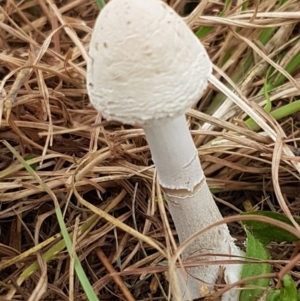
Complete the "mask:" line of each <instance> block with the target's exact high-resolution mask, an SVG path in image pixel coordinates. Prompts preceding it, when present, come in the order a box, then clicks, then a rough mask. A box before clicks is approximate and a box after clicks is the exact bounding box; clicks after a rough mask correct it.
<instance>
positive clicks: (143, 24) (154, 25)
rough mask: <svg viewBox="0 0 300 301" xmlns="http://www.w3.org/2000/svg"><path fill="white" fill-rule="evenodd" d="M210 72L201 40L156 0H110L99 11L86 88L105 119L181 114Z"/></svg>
mask: <svg viewBox="0 0 300 301" xmlns="http://www.w3.org/2000/svg"><path fill="white" fill-rule="evenodd" d="M211 72H212V64H211V62H210V59H209V57H208V55H207V53H206V51H205V48H204V47H203V45H202V44H201V42H200V41H199V40H198V38H197V37H196V36H195V35H194V33H193V32H192V31H191V30H190V28H189V27H188V26H187V25H186V23H185V22H184V21H183V20H182V19H181V17H180V16H178V15H177V13H176V12H175V11H174V10H173V9H172V8H170V7H169V6H167V5H166V4H165V3H164V2H162V1H160V0H112V1H110V2H109V3H108V4H107V5H106V6H105V7H104V8H103V9H102V11H101V13H100V15H99V16H98V19H97V21H96V24H95V27H94V31H93V34H92V39H91V43H90V49H89V60H88V63H87V89H88V94H89V97H90V101H91V103H92V104H93V106H94V107H95V108H96V109H97V110H98V111H99V112H101V113H102V115H103V116H104V117H105V118H106V119H108V120H116V121H120V122H122V123H127V124H132V125H140V126H147V125H149V124H151V123H153V122H164V121H168V120H170V119H173V118H176V117H178V116H180V115H183V114H184V113H185V112H186V111H187V109H188V108H190V107H191V106H192V105H193V104H194V103H195V102H196V101H198V100H199V99H200V97H201V96H202V94H203V92H204V90H205V89H206V87H207V80H208V77H209V76H210V74H211Z"/></svg>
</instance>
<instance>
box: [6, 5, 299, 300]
mask: <svg viewBox="0 0 300 301" xmlns="http://www.w3.org/2000/svg"><path fill="white" fill-rule="evenodd" d="M170 2H171V3H170V4H171V5H173V6H174V7H175V8H176V10H177V11H182V8H183V7H184V4H185V3H186V1H185V0H177V1H175V0H173V1H170ZM247 4H248V8H247V9H246V11H244V12H243V13H242V12H241V9H242V5H243V1H239V0H238V1H234V2H233V3H231V4H230V5H229V7H228V8H227V10H226V12H225V13H224V15H223V17H220V16H218V13H219V12H220V11H221V10H222V9H223V8H224V3H223V1H208V0H202V1H201V2H199V4H198V5H197V7H196V8H195V9H194V11H193V12H192V13H191V14H190V15H188V16H186V17H185V20H186V22H187V24H188V25H189V26H190V27H191V28H192V29H193V30H195V31H197V30H198V29H199V28H200V27H202V26H212V27H213V30H212V31H210V32H209V33H208V34H207V35H206V36H205V37H204V38H203V39H202V41H203V43H204V45H205V46H206V47H207V50H208V52H209V55H210V57H211V59H212V61H213V62H214V63H215V64H216V65H217V66H218V67H219V68H221V69H222V71H223V72H225V73H226V74H227V76H228V77H230V78H231V79H232V80H233V81H234V82H235V83H236V85H237V87H238V88H239V90H240V91H241V93H242V94H243V95H244V96H245V97H247V98H248V100H249V101H251V103H252V104H253V107H254V109H257V104H258V105H260V106H264V105H265V97H264V95H258V91H259V90H260V89H261V88H262V86H263V84H264V80H265V77H266V70H267V67H268V64H270V65H272V66H273V67H274V70H278V71H279V72H281V74H284V75H286V76H287V77H288V79H287V80H284V81H282V83H281V84H280V85H279V86H278V87H276V88H274V89H273V90H272V91H271V92H270V99H271V101H272V103H273V108H280V107H281V106H283V105H284V104H287V103H290V102H293V101H295V100H297V98H299V94H300V89H299V86H300V73H299V72H300V68H299V66H298V67H297V68H296V69H295V70H294V71H293V73H292V74H291V75H289V74H287V72H286V68H287V66H288V64H289V62H290V60H291V58H292V57H294V56H295V55H297V53H299V52H300V44H299V29H300V26H299V18H300V13H299V11H300V2H299V1H298V0H288V1H286V2H285V4H283V5H282V6H279V2H277V1H273V0H268V1H262V2H261V3H259V2H258V1H248V2H247ZM97 14H98V8H97V6H96V4H95V3H94V0H88V1H87V0H75V1H73V0H72V1H71V0H62V1H55V2H53V1H51V0H46V1H44V0H28V1H14V0H8V1H7V2H6V3H5V1H1V7H0V49H1V51H0V75H1V82H0V120H1V121H0V125H1V127H0V139H1V141H0V201H1V211H0V227H1V228H0V229H1V236H0V243H1V244H0V258H1V262H0V271H1V272H0V296H1V297H0V300H86V297H85V295H84V293H83V291H82V288H81V286H80V285H79V282H78V280H77V278H76V277H75V276H74V272H73V270H72V265H73V263H72V260H71V259H70V257H69V255H68V253H67V251H66V250H65V248H64V247H62V248H60V249H59V248H57V249H56V251H53V248H55V246H57V245H58V244H59V241H62V238H61V236H60V234H59V233H60V228H59V225H58V222H57V218H56V215H55V211H54V209H55V203H54V202H53V201H54V198H56V200H57V201H58V202H59V205H60V208H61V210H62V212H63V214H64V218H65V219H64V220H65V224H66V226H67V227H68V229H69V231H70V233H73V242H74V243H75V250H76V252H77V254H78V256H79V259H80V261H81V264H82V265H83V267H84V269H85V271H86V274H87V275H88V278H89V280H90V283H91V284H92V285H93V287H94V289H95V290H96V291H97V292H98V293H99V298H100V300H125V299H126V300H165V299H166V298H167V296H168V294H169V291H168V288H169V285H168V279H167V278H168V277H167V275H166V273H165V272H166V271H167V269H168V267H167V259H168V258H170V256H172V254H173V252H174V250H173V249H172V243H171V241H172V238H171V236H172V235H174V236H175V235H176V233H175V231H174V230H171V229H173V226H172V221H171V220H170V217H169V215H168V211H167V208H164V203H163V198H162V196H161V193H160V190H159V189H158V187H157V185H156V183H157V181H156V174H155V169H154V166H153V165H152V161H151V156H150V152H149V148H148V146H147V143H146V141H145V138H144V136H143V131H142V130H140V129H137V128H131V127H128V126H125V125H121V124H118V123H115V122H108V121H105V120H103V119H102V117H101V115H100V114H97V112H96V111H95V110H94V109H93V108H92V107H91V105H90V104H89V99H88V97H87V91H86V88H85V75H86V70H85V68H86V58H87V50H88V46H89V41H90V37H91V31H92V27H93V24H94V21H95V18H96V17H97ZM264 28H275V31H274V33H273V35H272V37H271V38H270V40H269V42H268V43H266V44H265V45H262V44H261V43H260V42H259V41H258V38H259V35H260V33H261V31H262V29H264ZM120 34H122V33H120ZM230 49H231V56H230V59H229V60H227V61H226V62H225V63H224V54H225V53H227V52H228V50H230ZM249 55H252V56H253V58H254V62H253V64H252V65H251V68H250V69H248V71H247V73H243V70H244V69H243V64H244V63H245V58H246V57H247V56H249ZM237 71H240V73H239V74H238V75H237ZM273 72H274V71H273ZM210 88H211V89H209V90H208V91H207V92H206V94H205V95H204V96H203V99H202V102H200V103H199V104H198V105H197V106H195V107H194V108H193V109H191V110H190V111H189V112H188V114H187V116H188V117H189V122H190V125H191V133H192V135H193V137H194V140H195V143H196V145H197V147H198V150H199V155H200V158H201V161H202V163H203V167H204V169H205V173H206V176H207V178H208V182H209V186H210V187H211V189H212V191H213V192H215V193H217V194H216V196H218V198H217V197H216V200H217V201H219V204H220V208H221V210H222V212H223V214H224V216H226V215H232V214H235V213H238V212H239V210H245V209H244V206H243V204H245V203H244V202H245V201H247V202H251V204H252V206H253V207H254V208H257V209H265V210H272V211H278V212H282V211H286V210H290V212H291V214H293V215H297V214H299V202H300V190H299V174H298V173H297V171H296V170H295V168H294V167H293V165H292V164H290V162H291V160H294V161H297V162H299V161H300V160H299V157H297V156H298V155H299V151H298V145H299V144H298V139H297V137H298V136H299V122H300V115H299V113H295V114H293V115H292V116H289V117H288V118H284V119H281V120H279V123H277V124H276V123H275V122H273V123H272V124H271V125H272V127H273V128H274V130H275V131H276V132H277V134H278V137H280V139H279V140H278V142H276V143H275V144H274V143H273V142H272V141H271V139H269V138H268V137H267V136H264V135H261V134H258V133H256V132H253V131H251V130H248V129H247V128H246V126H245V125H244V123H243V118H244V116H243V113H242V112H240V110H239V109H238V108H236V107H234V106H230V108H228V115H227V117H224V118H223V119H222V120H219V119H217V118H213V117H211V116H210V115H208V114H205V113H201V112H200V111H204V110H205V109H207V108H208V111H207V112H209V104H210V102H211V99H212V98H213V97H214V96H215V95H216V91H214V89H212V87H210ZM210 113H211V112H210ZM267 118H268V117H267ZM204 123H207V124H208V123H209V124H212V125H214V128H211V129H210V130H209V131H203V130H200V127H199V125H200V124H204ZM285 135H286V137H284V136H285ZM215 138H217V139H215ZM282 141H283V142H284V143H287V144H288V145H289V146H290V147H291V149H292V150H293V151H294V154H295V157H287V156H284V155H282V154H281V151H280V146H281V143H282ZM13 150H14V151H13ZM14 152H15V153H14ZM17 154H19V155H20V156H21V157H22V158H23V159H25V161H22V160H21V161H20V160H19V159H18V157H17V156H16V155H17ZM28 156H29V157H28ZM26 164H28V165H30V166H31V167H32V168H33V170H35V173H34V174H30V173H29V172H28V171H27V170H26V169H25V167H24V165H26ZM38 179H39V180H38ZM41 183H42V184H43V185H46V186H47V187H48V189H49V190H51V192H52V194H49V193H47V192H45V190H44V188H43V187H42V185H41ZM274 191H275V192H276V193H274ZM88 204H92V205H94V206H89V205H88ZM95 206H96V207H98V209H99V210H98V211H97V210H96V209H95ZM169 223H170V224H171V226H170V227H171V228H170V227H169V225H168V224H169ZM231 230H232V233H233V235H234V236H235V237H237V238H238V241H240V242H243V240H244V233H243V231H242V230H241V227H240V226H239V224H233V225H231ZM175 237H176V236H175ZM51 250H52V251H51ZM293 250H295V249H294V246H293V245H289V244H282V245H276V244H273V245H272V255H273V258H274V259H276V261H274V265H275V267H276V270H280V269H281V268H282V267H283V266H284V265H285V264H286V263H287V262H289V259H290V257H291V254H292V252H293ZM47 251H48V253H47ZM51 252H52V253H51ZM43 254H48V255H49V254H50V255H49V256H48V258H47V261H48V260H49V261H48V262H46V261H45V258H44V259H43V257H42V255H43ZM34 261H38V262H39V265H40V269H38V271H37V272H34V273H32V274H31V272H30V273H29V272H28V270H26V269H27V268H28V266H29V265H30V264H31V263H33V262H34ZM189 264H190V263H189ZM296 265H297V263H296ZM36 267H38V265H37V266H36ZM297 268H298V267H296V268H295V269H294V270H293V272H292V275H293V276H294V277H295V278H296V279H298V278H299V273H298V272H297ZM32 271H34V269H33V270H32ZM169 277H170V276H169ZM43 280H47V282H46V283H43Z"/></svg>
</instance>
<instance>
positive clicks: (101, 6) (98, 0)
mask: <svg viewBox="0 0 300 301" xmlns="http://www.w3.org/2000/svg"><path fill="white" fill-rule="evenodd" d="M96 3H97V5H98V7H99V9H102V8H103V7H104V5H105V2H104V0H96Z"/></svg>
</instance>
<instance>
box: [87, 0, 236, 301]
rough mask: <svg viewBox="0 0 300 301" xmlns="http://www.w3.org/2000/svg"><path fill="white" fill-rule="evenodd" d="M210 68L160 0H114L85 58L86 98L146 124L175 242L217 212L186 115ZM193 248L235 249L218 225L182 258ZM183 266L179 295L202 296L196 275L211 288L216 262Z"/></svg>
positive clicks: (230, 273) (109, 115)
mask: <svg viewBox="0 0 300 301" xmlns="http://www.w3.org/2000/svg"><path fill="white" fill-rule="evenodd" d="M211 73H212V63H211V61H210V59H209V57H208V55H207V53H206V51H205V48H204V47H203V45H202V44H201V43H200V41H199V40H198V39H197V37H196V36H195V35H194V34H193V32H192V31H191V30H190V29H189V27H188V26H187V25H186V24H185V23H184V21H183V20H182V19H181V18H180V17H179V16H178V15H177V14H176V12H175V11H173V10H172V9H171V8H170V7H169V6H167V5H166V4H165V3H164V2H162V1H160V0H112V1H110V2H109V3H108V4H107V5H106V6H105V7H104V9H103V10H102V11H101V13H100V15H99V17H98V19H97V21H96V24H95V27H94V31H93V34H92V39H91V43H90V49H89V60H88V64H87V89H88V94H89V97H90V101H91V103H92V104H93V106H94V107H95V109H96V110H97V111H99V112H101V114H102V115H103V116H104V117H105V118H106V119H108V120H115V121H119V122H122V123H125V124H131V125H138V126H140V127H142V128H143V129H144V132H145V135H146V139H147V141H148V144H149V147H150V150H151V154H152V158H153V161H154V163H155V167H156V169H157V173H158V180H159V183H160V185H161V187H162V189H163V191H164V194H165V197H166V200H167V202H168V208H169V211H170V213H171V216H172V219H173V221H174V224H175V227H176V230H177V233H178V238H179V242H180V243H182V242H184V241H185V240H186V239H188V238H189V237H190V236H191V235H193V234H194V233H195V232H197V231H199V230H200V229H203V228H204V227H206V226H208V225H211V224H213V223H214V222H216V221H220V220H221V219H222V216H221V214H220V211H219V209H218V207H217V205H216V203H215V202H214V199H213V198H212V195H211V193H210V190H209V188H208V185H207V183H206V179H205V176H204V173H203V170H202V168H201V165H200V161H199V157H198V153H197V149H196V148H195V145H194V142H193V139H192V137H191V135H190V132H189V129H188V126H187V122H186V119H185V112H186V111H187V110H188V109H189V108H190V107H191V106H192V105H193V104H194V103H195V102H197V101H199V99H200V98H201V96H202V94H203V92H204V91H205V89H206V88H207V83H208V78H209V77H210V76H211ZM197 253H198V254H201V253H202V254H203V253H211V254H212V255H209V256H207V257H203V256H202V257H200V258H201V259H204V260H217V259H224V258H222V257H220V256H217V255H215V254H226V255H240V254H241V251H240V250H239V249H238V248H237V247H236V246H235V244H234V239H233V238H232V237H231V235H230V233H229V230H228V228H227V225H225V224H223V225H220V226H217V227H214V228H212V229H210V230H209V231H207V232H205V233H204V234H202V235H201V236H199V237H198V238H197V239H195V240H194V241H193V242H192V243H191V244H190V245H189V246H188V247H187V248H186V249H185V251H184V253H183V259H187V258H188V256H190V255H195V254H197ZM229 258H231V257H229ZM226 259H228V258H227V257H226ZM199 260H200V259H199ZM187 271H188V275H187V280H186V283H184V284H181V286H180V292H181V293H182V296H181V298H180V300H184V299H185V300H187V299H188V300H190V299H195V298H198V297H200V291H201V289H200V284H199V279H200V280H201V283H202V284H203V283H206V284H207V286H208V288H210V289H212V288H213V286H214V284H215V281H216V279H217V277H218V271H219V266H218V265H207V266H199V267H193V268H189V269H187ZM225 273H226V274H225V280H227V281H228V282H229V283H233V282H235V281H237V280H239V278H240V265H236V264H235V265H230V264H228V265H226V266H225ZM223 300H228V301H229V300H231V301H232V300H238V291H237V290H235V289H233V290H231V291H230V292H229V293H227V294H226V297H225V299H224V298H223Z"/></svg>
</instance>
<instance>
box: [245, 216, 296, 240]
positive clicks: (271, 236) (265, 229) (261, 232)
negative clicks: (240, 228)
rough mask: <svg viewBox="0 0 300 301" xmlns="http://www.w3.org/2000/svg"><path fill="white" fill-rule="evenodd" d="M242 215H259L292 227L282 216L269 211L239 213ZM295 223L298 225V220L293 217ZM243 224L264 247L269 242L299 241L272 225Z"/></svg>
mask: <svg viewBox="0 0 300 301" xmlns="http://www.w3.org/2000/svg"><path fill="white" fill-rule="evenodd" d="M241 214H242V215H249V214H250V215H253V214H254V215H259V216H266V217H270V218H273V219H275V220H277V221H281V222H284V223H286V224H288V225H293V224H292V222H291V221H290V220H289V219H288V218H287V217H286V216H285V215H283V214H280V213H277V212H271V211H254V212H245V213H241ZM294 219H295V221H296V222H297V223H298V224H300V218H296V217H294ZM243 224H244V225H245V226H246V227H247V229H249V230H250V231H251V232H252V234H253V235H254V236H255V237H256V238H257V239H259V240H260V241H261V242H262V243H263V244H264V245H267V244H269V243H270V242H271V241H277V242H283V241H287V242H293V241H298V240H299V239H298V238H297V237H296V236H295V235H293V234H291V233H290V232H288V231H286V230H284V229H282V228H279V227H276V226H274V225H270V224H267V223H264V222H259V221H243Z"/></svg>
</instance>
